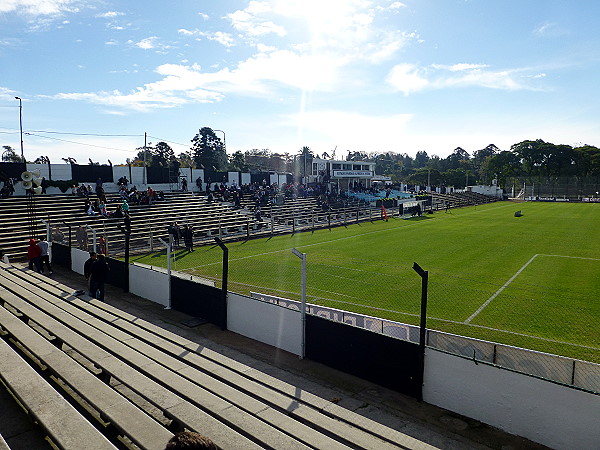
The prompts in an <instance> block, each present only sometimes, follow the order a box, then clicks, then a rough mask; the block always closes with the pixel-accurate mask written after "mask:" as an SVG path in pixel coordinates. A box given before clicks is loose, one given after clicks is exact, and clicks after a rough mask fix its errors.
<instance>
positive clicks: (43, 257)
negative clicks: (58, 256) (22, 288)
mask: <svg viewBox="0 0 600 450" xmlns="http://www.w3.org/2000/svg"><path fill="white" fill-rule="evenodd" d="M37 245H38V246H39V247H40V251H41V253H40V273H44V264H46V267H47V268H48V274H50V275H52V266H51V265H50V252H49V248H50V244H49V243H48V241H47V240H46V238H44V237H40V240H39V241H38V243H37Z"/></svg>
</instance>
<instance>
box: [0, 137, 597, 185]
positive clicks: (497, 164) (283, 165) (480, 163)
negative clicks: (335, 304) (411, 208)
mask: <svg viewBox="0 0 600 450" xmlns="http://www.w3.org/2000/svg"><path fill="white" fill-rule="evenodd" d="M191 144H192V145H191V147H190V149H189V150H188V151H184V152H181V153H179V154H178V155H176V154H175V151H174V150H173V149H172V148H171V146H170V145H169V144H168V143H166V142H157V143H156V144H152V143H150V144H149V145H146V146H145V147H140V148H138V149H137V150H138V153H137V154H136V156H135V157H134V158H133V159H131V160H127V162H128V164H131V165H132V166H144V165H146V166H148V167H171V168H174V169H175V170H177V169H179V168H180V167H195V168H203V169H208V170H213V171H217V172H220V171H241V172H279V173H286V172H291V173H296V174H300V175H304V174H306V173H308V172H310V167H311V163H312V159H314V158H321V159H337V160H340V159H345V160H346V161H368V162H375V173H376V174H377V175H385V176H389V177H391V179H392V181H393V182H396V183H399V182H404V183H410V184H419V185H431V186H454V187H456V188H463V187H465V186H467V185H473V184H487V185H489V184H491V182H492V180H497V182H498V184H499V185H500V186H504V183H505V181H506V180H508V179H509V178H514V177H532V176H537V177H550V178H553V177H554V178H558V177H572V176H575V177H590V176H600V149H599V148H598V147H594V146H591V145H578V146H571V145H566V144H553V143H550V142H545V141H543V140H541V139H537V140H525V141H522V142H519V143H517V144H514V145H512V146H511V147H510V150H501V149H499V148H498V147H497V146H495V145H494V144H490V145H488V146H487V147H485V148H483V149H481V150H476V151H474V152H473V154H472V155H471V154H469V152H467V151H466V150H464V149H463V148H461V147H457V148H456V149H454V151H453V152H452V153H451V154H450V155H448V156H447V157H446V158H440V157H439V156H436V155H432V156H429V155H428V154H427V152H426V151H424V150H422V151H418V152H417V153H416V155H415V156H414V157H411V156H409V155H408V154H406V153H395V152H384V153H376V152H375V153H366V152H361V151H349V150H348V151H347V155H346V156H345V157H344V158H335V151H334V152H333V154H332V155H331V156H330V155H329V154H328V153H327V152H324V153H322V154H320V155H318V154H315V153H314V152H313V151H312V150H311V149H310V147H307V146H305V147H302V148H301V149H299V150H298V152H297V153H296V154H292V153H273V152H271V151H270V150H268V149H252V150H247V151H244V152H242V151H241V150H237V151H235V152H233V153H231V154H227V152H226V148H225V143H224V142H223V141H222V140H221V139H220V138H219V137H218V136H217V135H216V134H215V132H214V130H213V129H211V128H209V127H203V128H201V129H200V130H199V132H198V133H197V134H196V135H195V136H194V137H193V138H192V139H191ZM3 148H4V152H3V154H2V160H3V161H8V162H21V157H20V156H19V155H17V153H16V152H15V151H14V149H12V148H11V147H9V146H4V147H3ZM62 159H63V160H64V161H65V162H67V163H70V164H76V163H77V161H76V160H75V159H74V158H71V157H67V158H62ZM33 162H37V163H44V162H47V157H43V156H42V157H39V158H38V159H36V160H35V161H33ZM89 163H90V164H99V163H95V162H94V161H92V159H89Z"/></svg>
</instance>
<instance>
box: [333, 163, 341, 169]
mask: <svg viewBox="0 0 600 450" xmlns="http://www.w3.org/2000/svg"><path fill="white" fill-rule="evenodd" d="M331 167H332V168H333V170H340V169H341V168H342V165H341V164H332V165H331Z"/></svg>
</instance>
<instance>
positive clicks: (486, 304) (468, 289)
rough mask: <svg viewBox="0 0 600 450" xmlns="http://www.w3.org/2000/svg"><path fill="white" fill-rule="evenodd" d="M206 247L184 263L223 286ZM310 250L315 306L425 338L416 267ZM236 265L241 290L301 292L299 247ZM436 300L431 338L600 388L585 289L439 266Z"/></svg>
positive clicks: (282, 294) (179, 259) (265, 296)
mask: <svg viewBox="0 0 600 450" xmlns="http://www.w3.org/2000/svg"><path fill="white" fill-rule="evenodd" d="M196 252H198V254H196V255H194V256H193V266H190V265H189V262H188V261H186V258H188V257H187V256H186V254H180V253H179V254H178V253H177V252H175V254H174V264H180V266H179V267H180V269H179V270H182V269H183V270H185V271H187V272H189V273H191V274H194V275H197V276H201V277H203V278H206V279H209V280H212V281H214V282H215V283H216V285H218V286H220V283H221V279H222V258H223V252H222V251H221V249H219V248H218V246H213V247H206V248H203V249H197V250H196ZM307 255H308V258H307V261H308V262H307V274H306V278H307V284H306V293H307V303H308V304H310V305H311V307H310V311H311V313H312V314H315V315H319V316H323V317H327V318H330V319H332V320H339V321H343V322H346V323H350V324H353V325H356V326H362V327H365V328H368V329H371V330H373V331H376V332H381V333H384V334H390V335H393V336H397V337H400V338H402V339H407V340H411V341H413V342H416V340H417V339H418V325H419V319H420V300H421V279H420V277H419V276H418V275H417V274H416V273H415V272H414V271H413V269H412V267H410V266H408V265H406V266H401V267H399V266H392V265H389V264H387V265H385V264H380V262H379V261H368V260H365V259H364V258H360V257H356V258H354V259H350V258H348V257H347V253H346V252H340V254H336V252H335V249H332V250H330V251H329V254H328V255H327V256H326V257H324V256H323V255H322V254H321V255H320V256H319V259H318V260H313V259H312V258H311V253H310V251H307ZM189 258H192V257H189ZM189 261H192V259H189ZM228 273H229V277H228V289H229V290H230V291H232V292H236V293H240V294H243V295H247V296H250V297H255V298H260V299H262V300H265V301H271V302H277V303H279V304H282V305H284V306H288V307H289V305H297V304H298V303H299V301H300V300H301V291H302V289H301V288H302V284H301V262H300V260H299V259H298V258H297V257H296V256H295V255H293V254H292V252H291V250H290V249H286V250H277V251H271V252H265V253H264V254H260V255H253V256H246V257H241V258H236V257H235V256H233V257H231V258H230V259H229V272H228ZM428 299H429V300H428V311H427V327H428V329H430V330H432V331H430V332H429V335H428V345H429V346H432V347H434V348H439V349H441V350H444V351H448V352H452V353H456V354H459V355H461V356H465V357H469V358H473V359H475V360H477V361H482V362H487V363H491V364H496V365H499V366H502V367H505V368H508V369H511V370H516V371H521V372H525V373H528V374H531V375H535V376H539V377H542V378H547V379H551V380H553V381H557V382H560V383H564V384H567V385H573V386H577V387H580V388H583V389H587V390H591V391H598V392H600V365H599V363H600V335H599V334H598V333H597V332H596V330H597V329H598V326H599V325H600V324H599V323H598V322H599V320H598V318H599V315H598V313H597V310H596V309H595V308H596V307H595V306H594V302H592V301H590V299H589V297H588V296H586V295H585V292H559V291H552V290H550V288H549V287H548V286H535V285H526V286H512V285H511V284H510V283H506V282H504V283H501V282H498V281H497V280H474V279H469V278H467V277H464V276H459V275H456V274H447V273H444V272H441V271H436V270H433V271H431V272H430V273H429V292H428ZM296 307H297V306H296ZM411 330H413V331H411ZM433 330H435V332H434V331H433ZM522 349H527V350H522ZM555 355H557V356H555Z"/></svg>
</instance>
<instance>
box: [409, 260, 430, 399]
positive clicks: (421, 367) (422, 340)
mask: <svg viewBox="0 0 600 450" xmlns="http://www.w3.org/2000/svg"><path fill="white" fill-rule="evenodd" d="M413 270H414V271H415V272H417V273H418V274H419V276H420V277H421V323H420V330H419V377H420V379H419V381H420V389H419V398H418V400H420V401H421V400H423V391H422V388H423V376H424V374H425V338H426V333H427V283H428V280H429V272H428V271H427V270H423V269H422V268H421V266H419V265H418V264H417V263H413Z"/></svg>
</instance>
